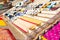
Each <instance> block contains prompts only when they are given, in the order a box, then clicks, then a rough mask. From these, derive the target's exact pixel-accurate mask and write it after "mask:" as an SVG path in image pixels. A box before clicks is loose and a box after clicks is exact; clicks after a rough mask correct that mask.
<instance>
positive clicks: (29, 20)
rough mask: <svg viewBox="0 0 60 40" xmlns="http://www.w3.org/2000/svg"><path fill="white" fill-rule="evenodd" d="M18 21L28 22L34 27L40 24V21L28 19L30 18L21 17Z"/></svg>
mask: <svg viewBox="0 0 60 40" xmlns="http://www.w3.org/2000/svg"><path fill="white" fill-rule="evenodd" d="M20 19H23V20H25V21H27V22H30V23H33V24H36V25H40V24H41V21H40V20H37V19H33V18H30V17H27V16H21V17H20Z"/></svg>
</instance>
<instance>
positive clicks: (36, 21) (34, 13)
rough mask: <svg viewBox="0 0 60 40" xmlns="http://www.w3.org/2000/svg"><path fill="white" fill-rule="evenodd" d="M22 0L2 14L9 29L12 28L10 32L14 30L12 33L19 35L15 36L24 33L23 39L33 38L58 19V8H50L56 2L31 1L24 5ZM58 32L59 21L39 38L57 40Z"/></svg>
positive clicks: (59, 10) (59, 35) (59, 9)
mask: <svg viewBox="0 0 60 40" xmlns="http://www.w3.org/2000/svg"><path fill="white" fill-rule="evenodd" d="M26 1H28V0H24V2H26ZM33 1H34V0H32V2H33ZM24 2H23V1H21V2H18V3H17V4H16V5H15V6H14V7H13V8H12V9H10V10H8V11H7V12H6V13H5V14H3V15H4V16H5V17H6V19H7V21H8V22H7V23H9V25H10V26H11V27H9V28H11V29H10V30H12V32H15V31H16V34H15V33H13V34H14V35H19V36H15V37H18V38H19V37H21V36H20V35H24V36H22V37H21V38H23V39H25V40H27V39H30V38H32V39H33V38H35V36H37V35H39V33H40V32H41V34H43V31H45V29H48V28H50V27H49V26H50V25H54V24H53V23H55V22H56V20H59V17H60V14H59V12H60V8H58V9H56V10H51V8H53V7H54V6H55V5H57V3H56V2H46V3H39V4H35V3H34V2H33V3H30V4H28V5H27V6H25V5H24V4H25V3H24ZM57 15H58V16H59V17H58V16H57ZM54 19H55V20H54ZM52 21H53V22H52ZM1 24H2V23H1ZM59 32H60V23H58V24H56V25H54V26H53V27H52V29H51V30H48V31H47V32H46V33H45V34H44V35H43V36H42V37H41V38H42V40H59V38H60V33H59ZM20 40H22V39H20Z"/></svg>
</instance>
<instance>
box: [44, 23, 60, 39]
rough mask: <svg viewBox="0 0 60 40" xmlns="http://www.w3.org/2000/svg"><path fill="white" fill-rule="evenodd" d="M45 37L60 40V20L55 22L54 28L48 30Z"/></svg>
mask: <svg viewBox="0 0 60 40" xmlns="http://www.w3.org/2000/svg"><path fill="white" fill-rule="evenodd" d="M44 37H45V38H46V39H47V40H60V22H59V23H58V24H55V25H54V26H53V28H52V29H50V30H48V31H47V32H46V33H45V34H44Z"/></svg>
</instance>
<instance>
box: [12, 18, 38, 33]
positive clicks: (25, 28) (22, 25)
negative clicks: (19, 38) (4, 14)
mask: <svg viewBox="0 0 60 40" xmlns="http://www.w3.org/2000/svg"><path fill="white" fill-rule="evenodd" d="M13 24H14V25H15V26H17V28H18V29H20V30H21V31H23V32H25V33H27V32H28V33H29V30H30V29H31V30H34V29H36V28H37V26H36V25H35V24H31V23H28V22H26V21H23V20H21V19H17V20H15V21H14V22H13Z"/></svg>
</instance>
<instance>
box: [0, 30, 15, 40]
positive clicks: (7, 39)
mask: <svg viewBox="0 0 60 40" xmlns="http://www.w3.org/2000/svg"><path fill="white" fill-rule="evenodd" d="M0 40H16V39H15V38H14V36H13V35H12V34H11V32H10V31H9V30H7V29H0Z"/></svg>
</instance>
